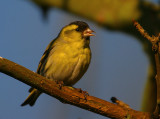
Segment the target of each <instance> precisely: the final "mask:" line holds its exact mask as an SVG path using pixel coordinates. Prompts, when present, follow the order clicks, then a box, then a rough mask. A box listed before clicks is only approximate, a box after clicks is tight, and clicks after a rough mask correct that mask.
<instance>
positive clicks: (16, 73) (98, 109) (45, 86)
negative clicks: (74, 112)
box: [0, 57, 151, 119]
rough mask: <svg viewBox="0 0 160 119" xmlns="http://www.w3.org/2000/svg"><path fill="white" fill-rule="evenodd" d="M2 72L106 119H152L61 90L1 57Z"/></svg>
mask: <svg viewBox="0 0 160 119" xmlns="http://www.w3.org/2000/svg"><path fill="white" fill-rule="evenodd" d="M0 72H2V73H5V74H7V75H9V76H11V77H13V78H15V79H17V80H19V81H21V82H23V83H25V84H28V85H30V86H31V87H34V88H37V89H38V90H40V91H42V92H44V93H46V94H48V95H50V96H52V97H55V98H57V99H58V100H60V101H62V102H65V103H68V104H71V105H75V106H77V107H80V108H83V109H86V110H88V111H91V112H94V113H97V114H100V115H103V116H106V117H110V118H115V119H124V118H126V117H127V116H129V117H132V118H136V119H150V117H151V114H150V113H147V112H140V111H136V110H133V109H126V108H123V107H121V106H118V105H116V104H113V103H110V102H107V101H105V100H102V99H99V98H96V97H93V96H87V98H85V96H84V94H83V93H80V92H78V91H77V90H76V89H75V88H71V87H67V86H62V88H59V84H57V83H56V82H54V81H50V80H47V79H46V78H45V77H43V76H41V75H39V74H37V73H35V72H32V71H30V70H29V69H27V68H25V67H23V66H20V65H18V64H16V63H14V62H12V61H9V60H7V59H5V58H2V57H0Z"/></svg>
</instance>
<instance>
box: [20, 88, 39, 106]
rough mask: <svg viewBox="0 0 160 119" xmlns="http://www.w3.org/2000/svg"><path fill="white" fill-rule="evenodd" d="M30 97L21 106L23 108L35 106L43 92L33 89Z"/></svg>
mask: <svg viewBox="0 0 160 119" xmlns="http://www.w3.org/2000/svg"><path fill="white" fill-rule="evenodd" d="M29 91H30V94H29V96H28V97H27V98H26V100H25V101H24V102H23V103H22V104H21V106H25V105H27V104H29V105H30V106H33V105H34V103H35V102H36V100H37V98H38V97H39V95H40V94H41V92H40V91H39V90H37V89H35V88H31V89H30V90H29Z"/></svg>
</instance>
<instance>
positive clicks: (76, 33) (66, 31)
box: [60, 21, 94, 41]
mask: <svg viewBox="0 0 160 119" xmlns="http://www.w3.org/2000/svg"><path fill="white" fill-rule="evenodd" d="M93 32H94V31H93V30H91V29H90V28H89V26H88V24H87V23H85V22H82V21H75V22H72V23H70V24H69V25H67V26H65V27H64V28H63V29H62V31H61V33H60V35H62V36H63V37H65V38H69V39H68V40H70V41H72V40H73V41H75V40H89V39H90V36H94V34H92V33H93Z"/></svg>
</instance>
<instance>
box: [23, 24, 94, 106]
mask: <svg viewBox="0 0 160 119" xmlns="http://www.w3.org/2000/svg"><path fill="white" fill-rule="evenodd" d="M93 32H94V31H93V30H91V29H90V28H89V25H88V24H87V23H85V22H83V21H74V22H72V23H70V24H69V25H67V26H65V27H63V28H62V30H61V31H60V33H59V35H58V36H57V37H56V38H55V39H54V40H52V41H51V42H50V44H49V45H48V47H47V48H46V50H45V52H44V54H43V56H42V58H41V60H40V62H39V65H38V69H37V73H38V74H40V75H42V76H44V77H46V78H47V79H49V80H52V81H63V84H64V85H66V86H72V85H74V84H75V83H76V82H77V81H78V80H80V78H81V77H82V76H83V75H84V73H85V72H86V71H87V69H88V66H89V64H90V61H91V50H90V46H89V44H90V36H94V34H92V33H93ZM29 92H30V94H29V96H28V97H27V99H26V100H25V101H24V102H23V103H22V104H21V106H25V105H27V104H29V105H30V106H33V105H34V104H35V101H36V100H37V98H38V97H39V96H40V94H41V93H42V92H40V91H39V90H37V89H35V88H30V90H29Z"/></svg>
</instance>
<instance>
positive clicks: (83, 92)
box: [76, 88, 89, 101]
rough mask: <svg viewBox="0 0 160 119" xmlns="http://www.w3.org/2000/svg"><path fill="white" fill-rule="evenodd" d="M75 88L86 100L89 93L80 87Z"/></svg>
mask: <svg viewBox="0 0 160 119" xmlns="http://www.w3.org/2000/svg"><path fill="white" fill-rule="evenodd" d="M76 90H77V91H78V92H80V93H82V94H84V99H85V100H86V101H87V96H89V93H88V92H87V91H83V90H82V89H81V88H77V89H76Z"/></svg>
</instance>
